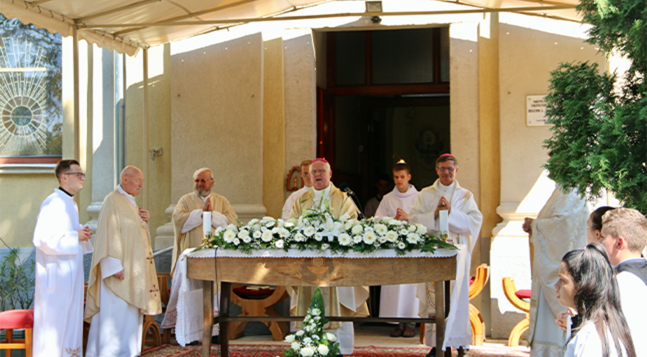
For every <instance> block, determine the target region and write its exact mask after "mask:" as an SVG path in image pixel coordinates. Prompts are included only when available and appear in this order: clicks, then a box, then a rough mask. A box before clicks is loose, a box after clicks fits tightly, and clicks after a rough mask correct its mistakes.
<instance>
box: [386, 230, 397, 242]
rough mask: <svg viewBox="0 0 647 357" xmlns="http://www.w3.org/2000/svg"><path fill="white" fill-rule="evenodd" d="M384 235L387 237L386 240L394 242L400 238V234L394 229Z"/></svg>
mask: <svg viewBox="0 0 647 357" xmlns="http://www.w3.org/2000/svg"><path fill="white" fill-rule="evenodd" d="M384 237H385V238H386V240H388V241H389V242H391V243H393V242H395V241H396V239H398V234H397V233H395V232H394V231H389V233H387V234H386V236H384Z"/></svg>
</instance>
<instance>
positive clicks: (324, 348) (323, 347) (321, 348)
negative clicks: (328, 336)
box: [317, 345, 329, 356]
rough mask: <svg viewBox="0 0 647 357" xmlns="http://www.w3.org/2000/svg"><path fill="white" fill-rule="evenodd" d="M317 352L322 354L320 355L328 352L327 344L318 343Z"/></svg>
mask: <svg viewBox="0 0 647 357" xmlns="http://www.w3.org/2000/svg"><path fill="white" fill-rule="evenodd" d="M317 352H319V354H320V355H322V356H327V355H328V352H329V351H328V346H326V345H319V347H317Z"/></svg>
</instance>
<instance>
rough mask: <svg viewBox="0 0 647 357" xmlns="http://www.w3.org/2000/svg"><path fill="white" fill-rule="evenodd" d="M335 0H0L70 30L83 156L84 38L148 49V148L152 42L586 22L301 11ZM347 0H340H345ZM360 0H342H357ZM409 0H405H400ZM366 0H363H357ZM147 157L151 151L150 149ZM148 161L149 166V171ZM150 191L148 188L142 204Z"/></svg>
mask: <svg viewBox="0 0 647 357" xmlns="http://www.w3.org/2000/svg"><path fill="white" fill-rule="evenodd" d="M330 1H332V0H323V1H322V0H0V13H2V14H3V15H4V16H5V17H7V18H10V19H11V18H17V19H18V20H20V21H21V22H22V23H25V24H33V25H34V26H36V27H38V28H43V29H47V30H48V31H49V32H51V33H56V32H57V33H60V34H61V35H62V36H65V37H66V36H72V37H73V44H74V137H75V143H74V156H75V157H76V158H78V156H79V64H78V41H79V40H85V41H86V42H88V43H91V44H95V45H97V46H99V47H103V48H106V49H108V50H114V51H117V52H119V53H124V54H127V55H130V56H134V55H135V54H136V53H137V52H138V51H139V50H140V49H141V50H142V51H143V61H144V62H143V63H144V64H143V65H144V106H145V107H144V131H143V137H144V147H145V148H148V134H147V128H148V52H147V50H148V48H150V47H151V46H157V45H162V44H164V43H167V42H170V41H177V40H181V39H184V38H188V37H192V36H196V35H200V34H204V33H208V32H212V31H217V30H221V29H226V28H228V27H231V26H236V25H241V24H246V23H251V22H265V21H287V20H308V19H317V18H334V17H362V16H371V17H372V16H380V17H384V16H407V15H413V16H420V15H447V14H471V13H488V12H514V13H521V14H527V15H534V16H543V17H548V18H553V19H560V20H568V21H577V22H580V21H581V16H580V15H579V14H578V13H577V11H576V10H575V7H576V6H577V5H578V3H579V1H578V0H561V1H551V0H548V1H544V0H469V1H459V0H457V1H445V0H429V1H430V2H432V1H444V2H447V3H451V4H454V5H465V6H462V7H460V8H457V9H452V10H441V11H407V12H384V11H380V10H378V11H377V12H352V13H351V12H346V13H323V14H316V15H300V14H299V10H301V9H304V8H307V7H311V6H316V5H319V4H323V3H328V2H330ZM340 1H341V0H340ZM351 1H353V2H354V0H343V2H349V3H350V2H351ZM400 1H403V0H400ZM358 2H363V1H358ZM144 156H145V157H144V162H146V163H148V153H147V152H144ZM147 166H148V164H146V165H145V167H143V171H144V174H145V175H147V171H148V170H147ZM147 201H148V195H147V194H146V190H144V207H147V203H148V202H147Z"/></svg>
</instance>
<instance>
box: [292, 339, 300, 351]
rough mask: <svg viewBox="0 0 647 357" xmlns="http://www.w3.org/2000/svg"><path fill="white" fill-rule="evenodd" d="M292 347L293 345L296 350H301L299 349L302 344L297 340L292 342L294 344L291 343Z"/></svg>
mask: <svg viewBox="0 0 647 357" xmlns="http://www.w3.org/2000/svg"><path fill="white" fill-rule="evenodd" d="M290 347H292V349H293V350H295V351H296V352H299V349H300V348H301V344H300V343H299V342H296V341H295V342H292V345H290Z"/></svg>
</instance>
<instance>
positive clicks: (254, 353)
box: [142, 344, 529, 357]
mask: <svg viewBox="0 0 647 357" xmlns="http://www.w3.org/2000/svg"><path fill="white" fill-rule="evenodd" d="M286 346H287V344H286ZM286 346H281V345H231V346H230V347H229V356H230V357H276V356H281V357H282V356H283V351H285V349H286ZM217 348H218V347H217V346H212V347H211V356H219V355H218V349H217ZM201 352H202V347H201V346H187V347H182V346H178V345H163V346H160V347H151V348H148V349H146V350H144V352H142V357H200V356H201ZM427 352H429V348H427V347H406V348H404V347H403V348H390V347H374V346H364V347H355V349H354V351H353V355H352V356H353V357H386V356H393V357H421V356H424V355H425V354H426V353H427ZM453 352H454V353H453V355H454V356H456V355H457V354H456V351H453ZM467 356H469V357H528V356H529V354H528V353H526V352H520V351H515V350H500V349H489V350H486V349H482V348H479V349H471V350H470V351H469V352H468V353H467Z"/></svg>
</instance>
